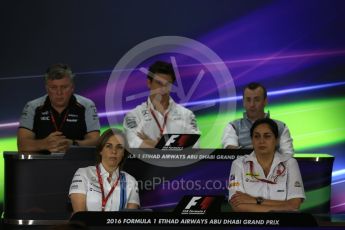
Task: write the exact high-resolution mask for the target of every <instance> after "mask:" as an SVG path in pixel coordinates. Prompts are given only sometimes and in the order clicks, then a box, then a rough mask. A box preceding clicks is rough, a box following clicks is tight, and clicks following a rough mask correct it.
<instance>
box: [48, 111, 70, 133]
mask: <svg viewBox="0 0 345 230" xmlns="http://www.w3.org/2000/svg"><path fill="white" fill-rule="evenodd" d="M67 116H68V110H67V111H66V113H65V116H64V118H63V120H62V121H61V123H60V126H59V128H58V127H57V124H56V121H55V117H54V115H53V111H52V110H50V119H51V121H52V123H53V125H54V127H55V131H61V129H62V127H63V125H64V124H65V121H66V119H67Z"/></svg>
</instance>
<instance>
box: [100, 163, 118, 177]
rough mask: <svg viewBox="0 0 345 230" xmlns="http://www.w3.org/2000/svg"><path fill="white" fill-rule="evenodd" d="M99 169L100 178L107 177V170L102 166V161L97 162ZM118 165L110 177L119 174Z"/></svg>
mask: <svg viewBox="0 0 345 230" xmlns="http://www.w3.org/2000/svg"><path fill="white" fill-rule="evenodd" d="M99 170H100V173H101V176H102V178H108V177H109V173H108V172H107V170H105V168H104V166H103V164H102V163H100V164H99ZM119 173H120V172H119V167H117V169H116V170H115V172H114V173H113V174H112V175H111V178H112V179H115V178H117V177H118V175H119Z"/></svg>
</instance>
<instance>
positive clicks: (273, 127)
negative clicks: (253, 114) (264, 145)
mask: <svg viewBox="0 0 345 230" xmlns="http://www.w3.org/2000/svg"><path fill="white" fill-rule="evenodd" d="M262 124H267V125H268V127H270V130H271V131H272V133H273V134H274V136H275V137H276V138H278V125H277V123H276V122H275V121H274V120H272V119H270V118H262V119H258V120H256V121H255V122H254V124H253V126H252V128H251V129H250V137H251V138H253V132H254V129H255V128H256V127H258V126H259V125H262Z"/></svg>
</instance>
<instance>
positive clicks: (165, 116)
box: [150, 108, 169, 135]
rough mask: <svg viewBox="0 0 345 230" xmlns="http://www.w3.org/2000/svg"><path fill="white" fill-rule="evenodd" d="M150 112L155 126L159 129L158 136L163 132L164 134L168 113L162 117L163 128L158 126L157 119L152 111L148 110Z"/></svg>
mask: <svg viewBox="0 0 345 230" xmlns="http://www.w3.org/2000/svg"><path fill="white" fill-rule="evenodd" d="M150 112H151V115H152V116H153V118H154V119H155V122H156V124H157V126H158V128H159V132H160V134H161V135H162V134H163V132H164V129H165V126H166V124H167V120H168V114H169V112H167V113H166V114H165V115H164V122H163V126H161V125H160V124H159V121H158V119H157V117H156V115H155V113H154V112H153V110H152V109H151V108H150Z"/></svg>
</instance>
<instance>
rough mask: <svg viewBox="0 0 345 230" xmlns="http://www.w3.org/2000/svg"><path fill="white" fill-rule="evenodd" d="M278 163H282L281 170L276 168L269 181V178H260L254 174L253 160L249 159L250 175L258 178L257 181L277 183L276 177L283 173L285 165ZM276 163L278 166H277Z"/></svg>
mask: <svg viewBox="0 0 345 230" xmlns="http://www.w3.org/2000/svg"><path fill="white" fill-rule="evenodd" d="M279 165H282V166H283V170H282V171H281V170H277V175H276V176H275V177H274V179H273V181H270V180H266V179H261V178H258V177H257V176H256V175H255V174H254V164H253V161H249V167H250V176H251V177H254V178H255V179H257V180H259V181H262V182H265V183H268V184H277V178H278V177H279V176H281V175H283V173H284V172H285V169H286V168H285V165H284V164H283V163H282V162H280V163H279ZM279 165H278V166H279Z"/></svg>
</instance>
